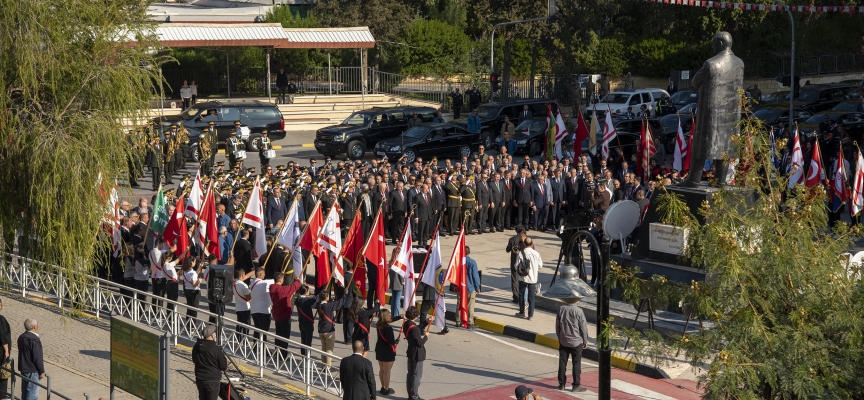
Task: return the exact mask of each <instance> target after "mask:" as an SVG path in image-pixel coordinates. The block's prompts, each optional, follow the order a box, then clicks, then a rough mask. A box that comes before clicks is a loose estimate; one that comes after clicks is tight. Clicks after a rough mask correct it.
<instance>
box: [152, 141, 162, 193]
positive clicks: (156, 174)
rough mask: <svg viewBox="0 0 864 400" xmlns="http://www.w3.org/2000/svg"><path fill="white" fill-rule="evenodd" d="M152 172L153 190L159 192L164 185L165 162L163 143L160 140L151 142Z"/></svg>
mask: <svg viewBox="0 0 864 400" xmlns="http://www.w3.org/2000/svg"><path fill="white" fill-rule="evenodd" d="M150 143H152V144H151V147H150V156H149V158H150V171H152V172H153V190H159V186H160V185H162V163H163V162H164V158H163V155H162V154H163V153H162V142H161V141H160V140H159V138H156V139H152V141H151V142H150Z"/></svg>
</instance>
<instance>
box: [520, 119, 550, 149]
mask: <svg viewBox="0 0 864 400" xmlns="http://www.w3.org/2000/svg"><path fill="white" fill-rule="evenodd" d="M513 139H514V140H516V151H515V153H516V154H528V155H530V156H532V157H533V156H537V155H540V153H541V152H543V145H544V144H545V143H546V118H545V117H533V118H529V119H526V120H524V121H522V123H520V124H519V125H518V126H517V127H516V135H515V137H514V138H513Z"/></svg>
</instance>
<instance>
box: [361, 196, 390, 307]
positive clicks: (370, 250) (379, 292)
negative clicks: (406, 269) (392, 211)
mask: <svg viewBox="0 0 864 400" xmlns="http://www.w3.org/2000/svg"><path fill="white" fill-rule="evenodd" d="M363 256H364V257H366V259H367V260H369V262H371V263H372V264H373V265H375V268H376V269H377V272H378V285H377V286H376V287H375V295H376V296H378V302H379V303H381V304H386V303H387V298H386V297H385V294H386V293H387V286H388V284H387V275H388V274H387V249H386V247H385V242H384V216H383V215H382V214H381V209H380V208H379V209H378V214H377V215H376V216H375V222H374V223H373V224H372V230H371V231H370V233H369V240H367V241H366V246H365V247H363Z"/></svg>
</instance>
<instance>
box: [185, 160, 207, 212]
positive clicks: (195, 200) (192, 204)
mask: <svg viewBox="0 0 864 400" xmlns="http://www.w3.org/2000/svg"><path fill="white" fill-rule="evenodd" d="M202 204H204V190H203V189H202V188H201V169H200V168H199V169H198V172H196V173H195V181H193V182H192V190H191V191H190V192H189V203H188V204H186V210H184V214H186V215H187V216H189V217H190V218H198V214H201V205H202Z"/></svg>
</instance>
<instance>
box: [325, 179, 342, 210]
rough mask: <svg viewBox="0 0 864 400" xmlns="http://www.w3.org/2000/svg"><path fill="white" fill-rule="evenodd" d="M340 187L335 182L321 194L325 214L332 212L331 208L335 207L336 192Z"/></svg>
mask: <svg viewBox="0 0 864 400" xmlns="http://www.w3.org/2000/svg"><path fill="white" fill-rule="evenodd" d="M338 189H339V186H338V185H336V184H335V183H334V184H333V185H332V186H330V187H329V188H327V190H325V191H324V193H323V194H322V195H321V211H323V213H324V215H327V214H328V213H330V209H331V208H333V204H335V203H336V194H337V190H338Z"/></svg>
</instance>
